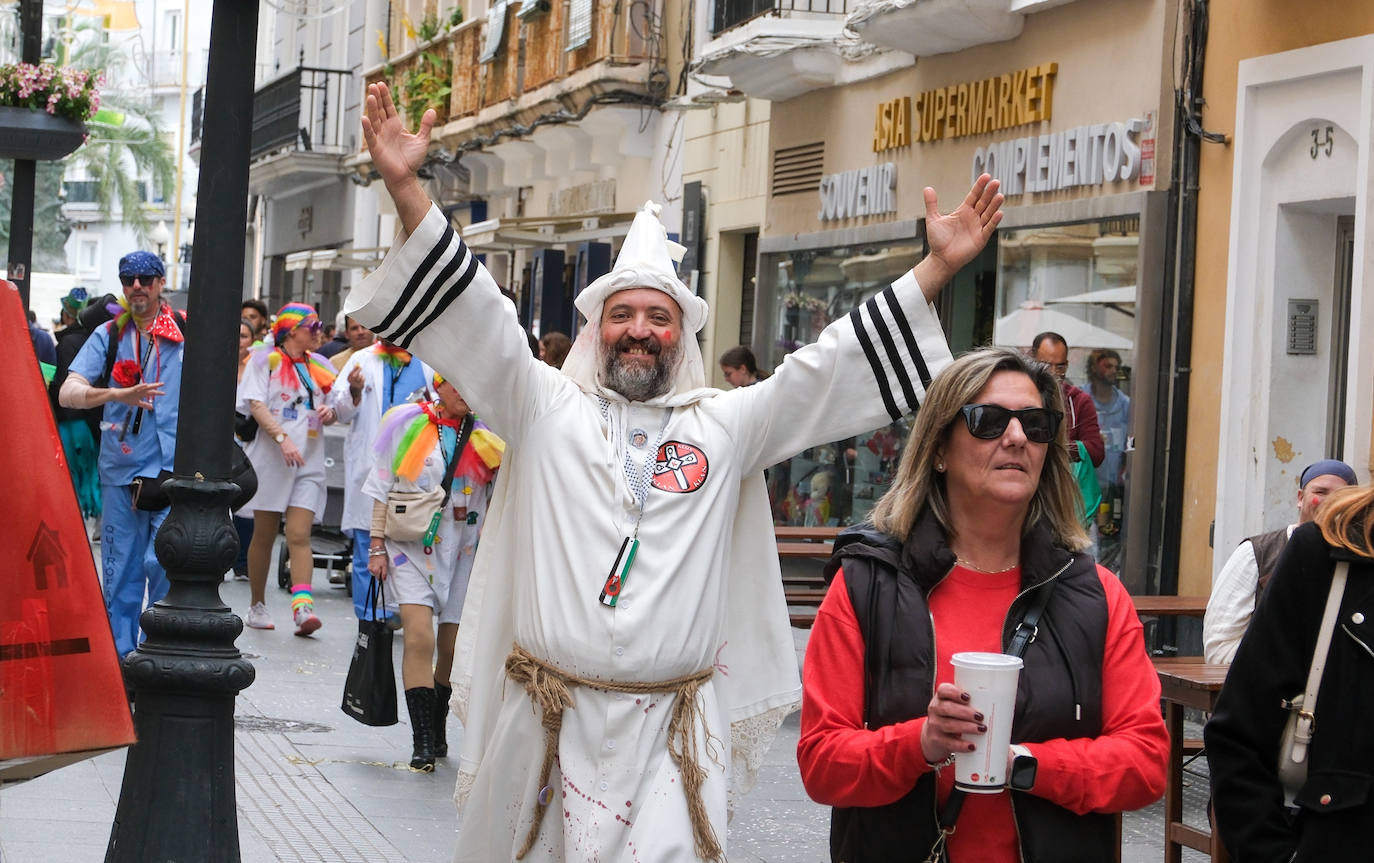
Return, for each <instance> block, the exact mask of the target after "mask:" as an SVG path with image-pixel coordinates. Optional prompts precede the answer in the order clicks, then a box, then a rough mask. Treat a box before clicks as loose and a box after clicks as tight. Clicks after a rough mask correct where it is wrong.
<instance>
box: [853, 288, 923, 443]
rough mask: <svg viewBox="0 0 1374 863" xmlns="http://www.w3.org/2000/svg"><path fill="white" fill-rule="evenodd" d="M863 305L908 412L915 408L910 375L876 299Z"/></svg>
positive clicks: (914, 393)
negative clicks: (885, 352)
mask: <svg viewBox="0 0 1374 863" xmlns="http://www.w3.org/2000/svg"><path fill="white" fill-rule="evenodd" d="M885 299H886V298H885ZM864 305H865V306H866V307H867V308H868V316H869V319H870V320H872V322H873V328H874V329H875V330H876V331H877V333H878V340H879V341H881V342H882V343H883V348H884V350H886V351H887V360H888V364H889V365H890V366H891V367H892V377H894V378H896V379H897V385H898V386H899V387H901V389H902V397H903V398H904V399H906V409H907V410H908V411H910V410H912V409H913V408H915V407H916V389H915V388H914V387H912V385H911V375H909V374H907V369H906V363H905V362H903V361H902V355H901V354H900V353H899V352H898V351H897V343H896V342H895V341H893V339H892V331H891V330H890V329H889V328H888V326H887V322H886V321H884V320H883V313H882V312H881V311H879V309H878V297H877V296H872V297H869V298H868V302H867V303H864ZM894 419H895V417H894Z"/></svg>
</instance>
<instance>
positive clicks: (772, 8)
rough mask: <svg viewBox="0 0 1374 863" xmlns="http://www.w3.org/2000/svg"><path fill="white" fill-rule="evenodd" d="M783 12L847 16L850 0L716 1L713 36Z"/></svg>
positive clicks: (712, 22)
mask: <svg viewBox="0 0 1374 863" xmlns="http://www.w3.org/2000/svg"><path fill="white" fill-rule="evenodd" d="M782 12H811V13H817V14H822V15H847V14H849V0H715V9H714V10H713V12H712V15H711V35H712V36H717V35H719V34H721V33H723V32H724V31H726V30H729V29H730V28H731V27H738V26H739V25H741V24H743V23H745V22H746V21H751V20H753V19H754V18H757V17H759V16H760V15H770V14H777V13H782Z"/></svg>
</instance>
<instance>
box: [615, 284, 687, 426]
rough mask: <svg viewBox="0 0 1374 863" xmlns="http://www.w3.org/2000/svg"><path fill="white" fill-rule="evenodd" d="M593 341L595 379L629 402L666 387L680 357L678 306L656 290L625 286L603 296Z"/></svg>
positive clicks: (679, 311) (660, 391) (652, 394)
mask: <svg viewBox="0 0 1374 863" xmlns="http://www.w3.org/2000/svg"><path fill="white" fill-rule="evenodd" d="M600 336H601V338H600V341H599V342H598V343H597V350H598V352H599V353H598V358H599V359H600V365H601V383H602V385H603V386H605V387H607V388H608V389H611V390H614V391H616V392H618V393H620V394H621V395H622V396H624V397H625V398H627V399H629V400H630V401H632V402H642V401H648V400H649V399H652V398H654V397H655V396H660V395H663V394H664V393H666V392H668V390H669V389H671V388H672V385H673V376H674V374H675V373H676V372H677V366H678V360H679V359H680V358H681V356H682V310H681V309H679V308H678V306H677V303H675V302H673V300H672V299H671V298H670V297H669V296H668V295H667V294H665V293H663V292H662V291H658V290H655V289H653V288H627V289H625V290H623V291H617V292H616V293H614V294H612V295H611V297H610V299H609V300H607V302H606V305H605V307H604V308H603V310H602V313H601V331H600Z"/></svg>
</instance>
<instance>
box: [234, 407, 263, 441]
mask: <svg viewBox="0 0 1374 863" xmlns="http://www.w3.org/2000/svg"><path fill="white" fill-rule="evenodd" d="M257 436H258V420H257V418H256V417H254V416H253V415H252V414H247V415H244V414H241V413H239V412H238V411H235V412H234V437H236V438H238V439H239V440H241V441H243V442H244V443H252V442H253V438H255V437H257Z"/></svg>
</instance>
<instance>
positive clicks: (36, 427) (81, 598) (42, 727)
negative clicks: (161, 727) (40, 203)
mask: <svg viewBox="0 0 1374 863" xmlns="http://www.w3.org/2000/svg"><path fill="white" fill-rule="evenodd" d="M0 340H3V343H4V344H8V345H11V346H12V351H13V353H12V354H11V356H16V357H17V360H16V362H14V363H12V364H11V368H10V371H9V373H8V374H5V375H0V404H6V405H9V406H10V407H11V409H13V410H15V411H18V412H19V415H16V416H13V417H12V418H11V421H10V422H9V423H8V429H7V431H6V433H5V445H4V446H0V548H3V549H6V552H7V557H8V561H7V564H8V565H7V566H5V567H4V568H3V569H0V596H3V597H4V598H5V601H4V602H3V603H0V781H6V782H8V781H12V780H15V779H26V778H29V777H32V776H37V775H39V774H42V773H46V772H48V771H49V770H53V769H56V768H57V767H61V766H63V765H65V764H70V763H71V762H73V761H77V760H80V759H81V758H86V757H89V756H91V755H95V754H98V753H100V752H104V751H106V750H109V749H112V748H115V747H119V746H127V745H129V744H130V743H133V742H134V727H133V719H132V717H131V716H130V714H129V703H128V701H127V700H126V697H125V694H124V682H123V678H122V676H121V675H120V672H119V658H118V657H117V656H115V648H114V638H113V636H112V635H111V634H110V620H109V618H108V617H107V616H106V613H105V600H104V597H103V596H102V595H101V591H100V580H99V577H98V576H97V574H96V568H95V560H94V558H92V556H91V547H90V543H89V540H88V539H87V538H86V525H85V522H84V521H83V520H82V518H81V512H80V510H79V509H78V507H77V502H76V492H75V490H74V489H73V488H72V482H71V477H70V476H69V475H68V473H67V461H66V459H65V458H64V457H63V455H62V442H61V439H60V438H59V437H58V435H57V426H56V424H55V423H54V421H53V415H52V411H51V410H50V409H49V408H48V393H47V388H46V387H45V386H44V384H43V377H42V374H41V372H40V371H39V369H38V361H37V360H36V359H35V357H34V354H33V342H32V341H31V340H30V338H29V330H28V320H27V317H26V315H25V314H24V307H23V304H22V303H21V302H20V299H19V291H18V289H16V288H15V286H14V285H13V284H12V283H10V282H5V281H0Z"/></svg>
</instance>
